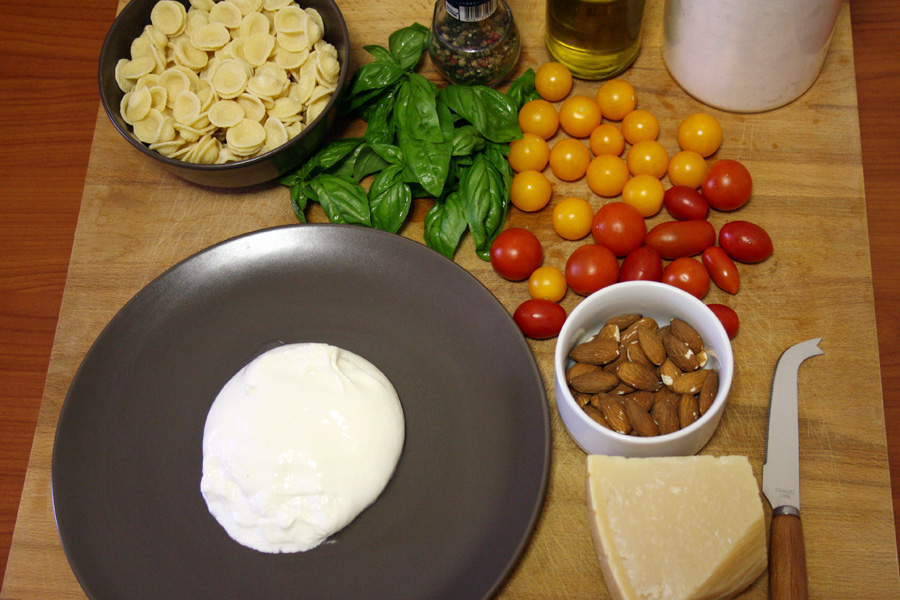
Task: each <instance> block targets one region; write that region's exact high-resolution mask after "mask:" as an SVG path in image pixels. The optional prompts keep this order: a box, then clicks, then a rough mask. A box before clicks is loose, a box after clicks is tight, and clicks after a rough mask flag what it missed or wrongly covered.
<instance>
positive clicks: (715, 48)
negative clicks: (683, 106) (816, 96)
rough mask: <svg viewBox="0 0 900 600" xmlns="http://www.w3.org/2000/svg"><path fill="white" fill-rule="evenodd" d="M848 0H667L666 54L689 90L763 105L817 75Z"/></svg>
mask: <svg viewBox="0 0 900 600" xmlns="http://www.w3.org/2000/svg"><path fill="white" fill-rule="evenodd" d="M840 8H841V0H666V7H665V15H664V17H663V30H664V39H663V46H662V54H663V60H664V61H665V63H666V67H667V68H668V69H669V73H671V75H672V77H673V78H674V79H675V81H676V82H678V85H680V86H681V87H682V88H683V89H684V90H685V91H686V92H687V93H689V94H690V95H692V96H694V97H695V98H697V99H698V100H700V101H701V102H704V103H706V104H709V105H711V106H713V107H715V108H720V109H723V110H729V111H735V112H758V111H764V110H769V109H773V108H778V107H779V106H783V105H785V104H787V103H789V102H791V101H792V100H795V99H796V98H798V97H799V96H800V95H802V94H803V93H804V92H805V91H806V90H807V89H809V87H810V86H811V85H812V84H813V82H814V81H815V80H816V77H818V75H819V71H820V70H821V68H822V63H823V62H824V61H825V54H826V53H827V52H828V46H829V44H830V42H831V34H832V32H833V31H834V24H835V21H836V20H837V17H838V13H839V12H840Z"/></svg>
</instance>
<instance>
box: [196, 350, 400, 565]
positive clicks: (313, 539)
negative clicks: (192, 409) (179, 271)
mask: <svg viewBox="0 0 900 600" xmlns="http://www.w3.org/2000/svg"><path fill="white" fill-rule="evenodd" d="M404 435H405V430H404V420H403V409H402V407H401V405H400V399H399V397H398V396H397V392H396V390H395V389H394V387H393V385H391V382H390V381H389V380H388V378H387V377H386V376H385V375H384V374H383V373H382V372H381V371H380V370H379V369H378V368H377V367H375V366H374V365H373V364H372V363H370V362H369V361H367V360H366V359H364V358H362V357H361V356H358V355H356V354H354V353H352V352H349V351H347V350H343V349H341V348H338V347H335V346H331V345H328V344H318V343H305V344H289V345H285V346H280V347H278V348H275V349H273V350H269V351H268V352H265V353H264V354H262V355H260V356H259V357H257V358H255V359H254V360H253V361H251V362H250V363H249V364H247V365H246V366H245V367H244V368H242V369H241V370H240V371H238V373H237V374H235V375H234V377H232V378H231V380H230V381H228V383H227V384H225V387H223V388H222V390H221V392H220V393H219V395H218V396H217V397H216V399H215V401H214V402H213V404H212V407H211V408H210V410H209V414H208V415H207V418H206V426H205V429H204V432H203V476H202V479H201V481H200V491H201V492H202V494H203V497H204V499H205V500H206V505H207V507H208V508H209V511H210V513H212V515H213V516H214V517H215V518H216V520H217V521H218V522H219V524H221V526H222V527H223V528H224V529H225V531H226V532H228V535H229V536H231V537H232V538H233V539H234V540H235V541H237V542H239V543H240V544H243V545H244V546H247V547H249V548H253V549H255V550H259V551H261V552H270V553H277V552H300V551H306V550H310V549H312V548H315V547H316V546H318V545H319V544H320V543H322V542H323V541H324V540H326V539H327V538H328V537H329V536H331V535H332V534H334V533H335V532H337V531H339V530H341V529H342V528H343V527H345V526H346V525H347V524H348V523H350V522H351V521H352V520H353V519H355V518H356V516H357V515H359V514H360V513H361V512H362V511H363V510H364V509H365V508H366V507H368V506H369V505H370V504H372V502H374V501H375V499H376V498H378V496H379V495H380V494H381V492H382V491H383V490H384V488H385V486H386V485H387V483H388V481H389V480H390V478H391V476H392V474H393V472H394V469H395V467H396V466H397V462H398V461H399V459H400V453H401V450H402V448H403V440H404Z"/></svg>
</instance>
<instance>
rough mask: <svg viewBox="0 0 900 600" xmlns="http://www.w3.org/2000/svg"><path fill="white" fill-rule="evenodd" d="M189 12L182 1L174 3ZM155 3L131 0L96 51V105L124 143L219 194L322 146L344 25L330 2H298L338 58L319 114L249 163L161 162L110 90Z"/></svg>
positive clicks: (283, 168) (262, 178) (270, 174)
mask: <svg viewBox="0 0 900 600" xmlns="http://www.w3.org/2000/svg"><path fill="white" fill-rule="evenodd" d="M179 1H180V2H181V3H182V4H184V5H185V8H189V6H190V5H189V3H188V0H179ZM156 2H157V0H131V2H129V3H128V4H127V5H126V6H125V8H123V9H122V12H121V13H119V16H118V17H116V20H115V21H114V22H113V24H112V27H110V29H109V32H108V33H107V34H106V40H105V41H104V42H103V49H102V50H101V51H100V73H99V75H100V99H101V100H102V102H103V108H104V109H105V110H106V114H107V115H109V119H110V120H111V121H112V123H113V125H114V126H115V127H116V129H118V130H119V133H121V134H122V137H124V138H125V139H126V140H128V142H129V143H130V144H131V145H132V146H134V147H135V148H137V149H138V150H139V151H140V152H143V153H144V154H146V155H147V156H149V157H150V158H152V159H153V160H155V161H157V162H159V163H161V164H162V165H163V167H165V168H166V169H167V170H169V171H171V172H172V173H174V174H175V175H177V176H178V177H181V178H182V179H185V180H187V181H190V182H193V183H198V184H200V185H207V186H212V187H221V188H234V187H242V186H248V185H255V184H258V183H263V182H266V181H271V180H272V179H275V178H276V177H279V176H281V175H283V174H285V173H287V172H288V171H290V170H292V169H293V168H295V167H296V166H297V165H299V164H300V163H301V162H302V161H304V160H305V159H306V158H308V157H309V156H310V155H312V153H313V152H315V151H316V149H318V147H319V146H320V145H321V144H322V142H323V141H324V140H325V137H326V136H327V135H328V132H329V130H330V129H331V126H332V124H333V123H334V118H335V115H336V113H337V103H338V99H339V98H340V96H341V95H342V94H343V92H344V88H345V87H346V85H347V82H348V80H349V77H350V74H349V70H350V69H349V65H350V35H349V33H348V32H347V23H346V22H345V21H344V16H343V15H342V14H341V11H340V9H339V8H338V6H337V4H335V2H334V0H303V1H302V6H303V7H304V8H314V9H316V10H318V11H319V13H320V14H321V15H322V20H323V22H324V24H325V40H326V41H328V42H329V43H330V44H332V45H333V46H334V47H335V48H336V49H337V52H338V60H339V61H340V63H341V75H340V78H339V79H338V85H337V89H336V90H335V92H334V94H333V95H332V97H331V101H330V102H329V103H328V105H327V106H326V107H325V110H324V111H322V114H320V115H319V116H318V118H316V120H315V121H313V123H312V124H311V125H309V126H308V127H306V129H304V130H303V131H301V132H300V134H299V135H298V136H296V137H295V138H293V139H292V140H290V141H288V142H287V143H286V144H284V145H283V146H281V147H279V148H276V149H275V150H272V151H271V152H267V153H265V154H262V155H260V156H257V157H254V158H248V159H246V160H242V161H238V162H233V163H227V164H222V165H197V164H192V163H187V162H183V161H180V160H176V159H172V158H168V157H165V156H163V155H162V154H160V153H158V152H155V151H153V150H150V149H149V148H148V147H147V146H146V145H144V144H143V143H141V142H140V140H138V139H137V138H136V137H135V136H134V133H133V132H132V131H131V127H130V126H129V125H128V124H127V123H125V121H124V120H123V119H122V116H121V115H120V114H119V104H120V103H121V101H122V96H124V93H123V92H122V91H121V90H120V89H119V86H118V85H117V84H116V78H115V68H116V63H117V62H118V61H119V59H122V58H131V42H132V41H134V39H135V38H137V37H138V36H139V35H140V34H141V32H142V31H143V30H144V27H145V26H146V25H148V24H149V23H150V11H151V10H152V9H153V6H154V5H155V4H156Z"/></svg>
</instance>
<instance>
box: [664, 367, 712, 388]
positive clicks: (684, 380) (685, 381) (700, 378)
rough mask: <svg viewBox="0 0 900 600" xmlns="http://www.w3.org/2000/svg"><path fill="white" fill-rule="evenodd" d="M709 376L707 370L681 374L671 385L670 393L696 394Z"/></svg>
mask: <svg viewBox="0 0 900 600" xmlns="http://www.w3.org/2000/svg"><path fill="white" fill-rule="evenodd" d="M708 375H709V369H697V370H696V371H688V372H687V373H684V374H682V375H681V376H680V377H678V378H677V379H676V380H675V381H674V382H673V383H672V391H673V392H675V393H676V394H696V393H698V392H699V391H700V388H701V387H703V382H704V381H706V377H707V376H708Z"/></svg>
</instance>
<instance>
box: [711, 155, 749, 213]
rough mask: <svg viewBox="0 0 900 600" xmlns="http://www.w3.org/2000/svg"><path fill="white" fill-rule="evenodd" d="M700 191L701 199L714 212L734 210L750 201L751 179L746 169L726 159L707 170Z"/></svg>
mask: <svg viewBox="0 0 900 600" xmlns="http://www.w3.org/2000/svg"><path fill="white" fill-rule="evenodd" d="M702 189H703V197H704V198H706V201H707V202H709V205H710V206H712V207H713V208H715V209H716V210H736V209H738V208H740V207H742V206H743V205H745V204H746V203H747V200H749V199H750V193H751V192H752V191H753V179H751V177H750V171H748V170H747V167H745V166H744V165H742V164H741V163H739V162H738V161H736V160H729V159H727V158H726V159H723V160H720V161H718V162H716V163H715V164H714V165H713V166H711V167H710V168H709V171H708V172H707V173H706V179H704V180H703V186H702Z"/></svg>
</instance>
